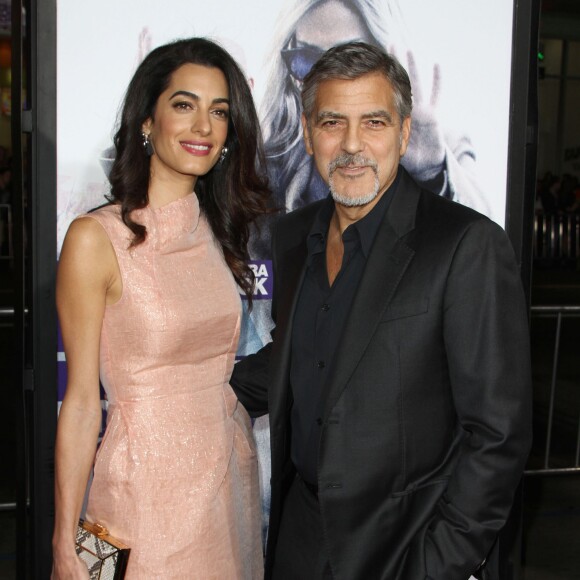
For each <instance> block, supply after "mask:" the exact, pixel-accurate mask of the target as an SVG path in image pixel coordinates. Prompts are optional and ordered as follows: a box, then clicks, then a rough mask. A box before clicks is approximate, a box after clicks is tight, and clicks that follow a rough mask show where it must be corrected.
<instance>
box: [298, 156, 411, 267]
mask: <svg viewBox="0 0 580 580" xmlns="http://www.w3.org/2000/svg"><path fill="white" fill-rule="evenodd" d="M400 176H401V168H400V167H399V170H398V171H397V175H396V177H395V179H394V180H393V183H391V185H390V186H389V187H388V189H387V190H386V191H385V193H383V195H382V196H381V198H380V199H379V201H378V202H377V204H376V205H375V207H373V209H371V211H370V212H369V213H368V214H367V215H365V216H364V217H363V218H361V219H360V220H358V221H357V222H355V223H354V224H352V225H350V226H349V227H348V228H346V230H345V231H344V233H343V240H344V236H345V235H347V232H349V231H350V230H351V229H353V228H354V230H355V232H352V233H354V234H355V235H356V234H358V238H359V239H360V243H361V249H362V251H363V254H364V256H365V258H366V257H368V255H369V252H370V251H371V247H372V245H373V242H374V240H375V236H376V235H377V232H378V231H379V225H380V223H381V222H382V221H383V218H384V216H385V214H386V212H387V208H388V207H389V204H390V203H391V200H392V199H393V196H394V195H395V192H396V190H397V185H398V183H399V179H400ZM333 213H334V201H333V199H332V196H331V194H330V193H329V194H328V196H327V197H326V199H325V200H324V203H323V204H322V205H321V207H320V209H319V210H318V213H317V214H316V217H315V219H314V222H313V224H312V227H311V228H310V233H309V234H308V239H307V240H306V244H307V247H308V255H309V257H310V256H312V255H313V254H318V253H320V252H323V251H324V250H325V249H326V235H327V233H328V227H329V225H330V220H331V219H332V214H333Z"/></svg>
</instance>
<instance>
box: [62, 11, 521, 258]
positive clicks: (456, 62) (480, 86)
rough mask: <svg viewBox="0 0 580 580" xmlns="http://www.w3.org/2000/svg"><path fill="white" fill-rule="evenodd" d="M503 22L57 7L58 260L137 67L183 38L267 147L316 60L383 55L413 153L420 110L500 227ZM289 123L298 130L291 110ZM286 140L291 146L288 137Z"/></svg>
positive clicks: (101, 177) (93, 188) (507, 21)
mask: <svg viewBox="0 0 580 580" xmlns="http://www.w3.org/2000/svg"><path fill="white" fill-rule="evenodd" d="M512 13H513V5H512V3H510V2H504V1H502V0H490V1H489V2H485V3H482V2H476V1H475V0H464V1H459V0H441V1H440V2H437V3H425V2H423V1H422V0H405V2H399V3H398V2H396V1H395V0H357V1H352V0H349V1H344V2H342V1H339V0H323V1H318V2H315V1H312V0H271V1H270V2H268V3H264V2H260V1H259V0H248V1H246V2H243V3H241V2H236V1H234V0H224V1H223V2H221V3H220V5H219V7H213V8H209V7H208V5H207V4H201V3H199V2H191V1H183V0H166V1H165V2H164V3H163V4H161V3H160V2H158V1H157V0H124V1H123V2H116V1H114V0H100V1H99V2H90V1H89V2H77V1H74V0H59V2H58V67H57V69H58V250H59V252H60V247H61V244H62V240H63V238H64V234H65V233H66V229H67V228H68V226H69V224H70V222H71V221H72V219H74V217H76V216H77V215H79V214H81V213H84V212H85V211H87V210H88V209H91V208H93V207H96V206H98V205H101V204H102V203H104V202H105V198H104V196H105V195H106V194H107V193H108V184H107V178H106V169H105V165H106V164H105V163H104V159H103V157H104V155H105V153H104V152H106V151H107V150H108V149H110V147H111V145H112V137H113V134H114V130H115V126H116V119H117V115H118V113H119V109H120V106H121V104H122V100H123V95H124V91H125V88H126V86H127V84H128V83H129V80H130V78H131V76H132V75H133V73H134V72H135V69H136V67H137V66H138V65H139V63H140V62H141V60H142V59H143V58H144V57H145V56H146V54H147V53H148V52H149V51H150V50H151V49H153V48H155V47H156V46H159V45H161V44H164V43H166V42H169V41H171V40H174V39H178V38H184V37H189V36H206V37H209V38H212V39H214V40H217V41H218V42H220V43H221V44H222V45H224V47H225V48H226V49H228V50H229V51H230V52H231V53H232V55H233V56H234V57H235V58H236V59H237V60H238V62H240V64H241V65H242V68H243V69H244V70H245V72H246V74H247V76H248V78H249V79H250V81H251V84H252V86H253V91H254V96H255V100H256V105H257V107H258V110H259V112H260V116H261V119H262V120H263V128H264V132H265V136H266V145H267V146H268V131H269V129H268V111H272V110H276V109H277V110H280V111H281V110H282V109H283V107H288V106H292V102H296V101H295V98H296V94H297V91H298V89H299V83H300V76H301V75H302V76H303V73H304V71H305V70H307V69H308V68H309V66H310V65H311V64H312V62H311V61H312V60H313V59H315V58H316V57H317V55H318V54H320V52H321V51H322V50H324V49H325V48H327V47H328V46H330V45H332V44H336V43H338V42H342V41H346V40H367V41H370V42H374V43H377V44H380V45H382V46H383V47H384V48H386V49H387V50H389V51H392V52H394V53H395V54H396V56H397V57H398V58H399V59H400V60H401V62H402V64H403V65H404V66H405V67H406V68H407V69H408V70H409V69H410V68H413V74H411V77H412V82H413V92H414V107H415V113H416V114H417V116H418V118H417V122H416V123H415V125H414V129H416V131H415V135H416V138H417V140H418V141H419V142H420V147H419V146H418V151H419V152H421V151H429V150H430V149H429V139H428V137H429V135H428V134H427V133H424V132H422V130H421V129H420V123H419V122H420V120H421V119H420V118H419V116H420V115H419V114H420V113H423V112H425V111H427V113H428V114H430V115H431V117H429V118H431V119H433V120H435V122H436V131H437V132H438V133H439V134H440V135H443V136H444V137H442V138H441V143H443V144H444V145H445V148H446V151H445V154H446V155H447V156H455V157H456V158H457V159H460V156H463V157H462V158H467V159H468V160H469V162H470V167H469V172H470V178H471V179H472V180H473V181H474V182H475V183H476V184H477V190H478V192H479V193H478V194H477V195H478V196H479V197H481V199H482V200H483V203H482V205H481V207H482V208H484V210H483V211H484V213H487V214H488V215H489V216H490V217H491V218H492V219H494V220H495V221H497V222H498V223H500V225H503V223H504V214H505V199H506V191H505V187H506V174H507V141H508V125H509V97H510V86H509V85H510V75H511V39H512V18H513V14H512ZM305 48H306V49H307V50H304V49H305ZM291 49H301V50H298V51H294V52H292V51H291ZM292 91H295V93H294V95H292V94H291V93H292ZM293 99H294V101H293ZM270 114H272V113H270ZM292 118H294V119H295V123H296V127H298V123H299V111H295V112H294V115H293V116H292ZM289 138H290V139H294V140H297V139H298V140H299V139H300V138H301V136H300V131H299V129H297V128H296V129H295V130H294V132H293V133H291V134H290V136H289ZM468 205H469V202H468ZM473 205H474V206H476V209H478V207H479V206H477V204H475V203H474V204H473Z"/></svg>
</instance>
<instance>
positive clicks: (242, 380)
mask: <svg viewBox="0 0 580 580" xmlns="http://www.w3.org/2000/svg"><path fill="white" fill-rule="evenodd" d="M271 350H272V343H271V342H270V343H268V344H267V345H265V346H264V347H262V348H261V349H260V350H259V351H258V352H256V353H255V354H251V355H249V356H247V357H245V358H243V359H242V360H240V361H239V362H238V363H236V364H235V365H234V371H233V373H232V376H231V379H230V384H231V386H232V388H233V389H234V391H235V393H236V395H237V397H238V399H239V400H240V402H241V403H242V405H244V407H245V408H246V410H247V411H248V413H249V414H250V416H251V417H259V416H261V415H265V414H266V413H267V412H268V385H269V372H268V369H269V366H270V351H271Z"/></svg>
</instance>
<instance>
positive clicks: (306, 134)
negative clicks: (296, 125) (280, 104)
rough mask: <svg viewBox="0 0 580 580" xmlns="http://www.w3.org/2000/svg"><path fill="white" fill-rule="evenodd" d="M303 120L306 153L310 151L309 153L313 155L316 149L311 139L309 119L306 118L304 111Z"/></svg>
mask: <svg viewBox="0 0 580 580" xmlns="http://www.w3.org/2000/svg"><path fill="white" fill-rule="evenodd" d="M301 121H302V134H303V136H304V146H305V147H306V153H308V155H312V154H313V153H314V151H313V149H312V141H311V140H310V129H309V128H308V121H307V120H306V117H305V116H304V113H302V117H301Z"/></svg>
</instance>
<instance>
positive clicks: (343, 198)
mask: <svg viewBox="0 0 580 580" xmlns="http://www.w3.org/2000/svg"><path fill="white" fill-rule="evenodd" d="M347 165H360V166H364V167H370V168H371V169H372V170H373V171H374V173H375V183H374V187H373V189H372V190H371V191H370V192H369V193H366V194H364V195H359V196H357V197H352V196H348V195H342V194H340V193H338V191H336V189H335V187H334V180H333V175H334V172H335V171H336V170H337V169H338V167H344V166H347ZM328 185H329V187H330V195H332V199H334V201H335V202H336V203H339V204H340V205H344V206H346V207H359V206H361V205H366V204H367V203H370V202H371V201H373V199H375V197H377V195H378V194H379V173H378V167H377V164H376V162H375V161H372V160H370V159H367V158H366V157H363V156H362V155H359V154H355V155H352V154H350V153H342V154H341V155H339V156H338V157H337V158H336V159H334V160H333V161H331V162H330V163H329V164H328Z"/></svg>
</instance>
